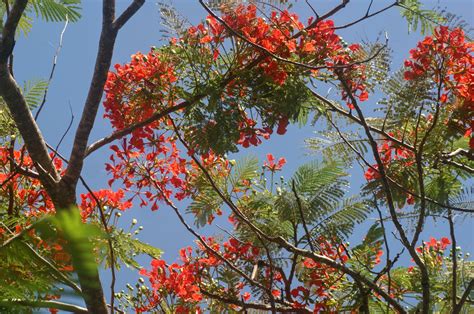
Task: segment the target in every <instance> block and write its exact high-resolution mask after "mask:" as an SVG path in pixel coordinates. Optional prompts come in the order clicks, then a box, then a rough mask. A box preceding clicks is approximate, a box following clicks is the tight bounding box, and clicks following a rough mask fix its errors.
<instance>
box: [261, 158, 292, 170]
mask: <svg viewBox="0 0 474 314" xmlns="http://www.w3.org/2000/svg"><path fill="white" fill-rule="evenodd" d="M285 164H286V159H285V158H283V157H282V158H280V159H278V162H277V163H275V157H273V155H272V154H267V161H265V162H264V163H263V166H264V167H265V168H267V169H268V170H270V171H271V172H276V171H279V170H281V169H282V168H283V166H284V165H285Z"/></svg>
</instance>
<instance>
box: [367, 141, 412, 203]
mask: <svg viewBox="0 0 474 314" xmlns="http://www.w3.org/2000/svg"><path fill="white" fill-rule="evenodd" d="M389 135H390V136H393V133H389ZM377 150H378V153H379V155H380V159H381V160H382V163H383V165H384V167H385V168H387V167H389V166H390V164H391V163H392V162H393V161H394V160H398V161H403V164H404V165H405V166H406V167H410V166H411V165H413V163H414V154H413V152H412V151H409V150H407V149H405V148H402V147H400V146H398V145H396V144H395V143H394V142H392V141H390V140H384V141H383V143H382V145H379V146H378V148H377ZM377 169H378V165H377V164H375V165H372V168H368V169H367V170H366V172H365V173H364V176H365V179H366V180H367V181H372V180H377V179H379V178H380V173H379V172H378V170H377ZM406 197H407V203H408V204H410V205H412V204H414V203H415V198H414V197H413V196H412V195H411V194H407V196H406Z"/></svg>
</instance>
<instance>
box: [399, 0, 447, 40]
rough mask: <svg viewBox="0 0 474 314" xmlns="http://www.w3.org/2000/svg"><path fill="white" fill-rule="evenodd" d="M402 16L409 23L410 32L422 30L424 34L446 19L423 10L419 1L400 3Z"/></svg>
mask: <svg viewBox="0 0 474 314" xmlns="http://www.w3.org/2000/svg"><path fill="white" fill-rule="evenodd" d="M400 6H401V8H402V11H401V15H402V16H403V17H404V18H405V19H406V20H407V22H408V32H412V31H415V32H416V31H417V30H418V28H420V31H421V33H422V34H426V33H429V32H430V31H431V30H432V29H433V27H434V24H438V23H442V22H444V18H443V17H442V16H441V15H439V14H438V13H437V12H435V11H433V10H426V9H422V4H421V1H419V0H403V1H400Z"/></svg>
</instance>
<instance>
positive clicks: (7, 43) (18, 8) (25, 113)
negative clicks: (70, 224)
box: [0, 0, 59, 192]
mask: <svg viewBox="0 0 474 314" xmlns="http://www.w3.org/2000/svg"><path fill="white" fill-rule="evenodd" d="M27 2H28V1H26V0H17V1H16V2H15V3H14V5H13V7H12V9H11V11H10V14H9V16H8V19H7V22H6V23H5V27H4V29H3V33H2V38H1V41H0V96H1V97H3V99H4V101H5V103H6V104H7V106H8V109H9V110H10V113H11V115H12V118H13V120H14V121H15V124H16V126H17V128H18V130H19V131H20V134H21V136H22V138H23V140H24V141H25V145H26V147H27V149H28V152H29V154H30V156H31V158H32V159H33V160H34V161H35V162H36V163H37V164H38V165H39V166H40V168H42V169H44V170H45V172H46V173H48V174H49V175H47V174H46V173H41V172H40V176H41V179H42V183H43V184H44V185H45V188H46V189H48V190H49V191H50V192H51V191H52V186H53V185H54V181H57V180H59V175H58V173H57V172H56V169H55V168H54V166H53V164H52V161H51V158H50V157H49V155H48V151H47V148H46V145H45V142H44V139H43V135H42V134H41V131H40V130H39V128H38V125H37V124H36V122H35V120H34V119H33V115H32V114H31V111H30V109H29V108H28V105H27V103H26V100H25V98H24V96H23V94H22V92H21V89H20V87H19V86H18V84H17V83H16V81H15V79H14V78H13V77H12V75H11V73H10V70H9V67H8V57H9V56H10V55H11V53H12V51H13V47H14V44H15V32H16V28H17V26H18V22H19V20H20V18H21V15H22V14H23V12H24V10H25V8H26V4H27ZM38 170H39V169H38ZM50 176H51V178H52V180H51V178H50Z"/></svg>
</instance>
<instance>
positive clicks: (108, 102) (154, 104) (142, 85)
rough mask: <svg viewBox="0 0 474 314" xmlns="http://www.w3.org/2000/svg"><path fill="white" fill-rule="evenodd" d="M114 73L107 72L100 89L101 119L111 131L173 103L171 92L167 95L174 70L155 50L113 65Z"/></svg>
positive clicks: (138, 54) (141, 119) (173, 79)
mask: <svg viewBox="0 0 474 314" xmlns="http://www.w3.org/2000/svg"><path fill="white" fill-rule="evenodd" d="M115 71H116V72H109V74H108V77H107V82H106V84H105V88H104V90H105V101H104V108H105V114H104V117H106V118H108V119H110V121H111V123H112V126H113V127H114V128H115V129H117V130H120V129H123V128H124V127H127V126H129V125H131V124H133V123H135V122H139V121H143V120H145V119H147V118H149V117H150V116H151V115H152V114H154V113H155V112H157V111H159V110H162V109H164V108H166V107H167V106H171V105H173V104H174V99H173V97H172V96H171V95H172V94H173V93H169V91H170V90H172V88H173V83H174V82H176V80H177V78H176V76H175V73H174V71H175V70H174V67H173V65H172V63H171V62H169V61H166V57H165V56H161V55H160V54H159V53H158V52H156V51H155V50H153V49H152V50H151V51H150V52H149V53H148V54H147V55H143V54H141V53H136V54H135V55H132V60H131V61H130V63H126V64H124V65H120V64H116V65H115ZM158 125H159V122H156V123H154V124H152V125H151V126H150V127H153V126H155V127H156V126H158Z"/></svg>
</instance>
